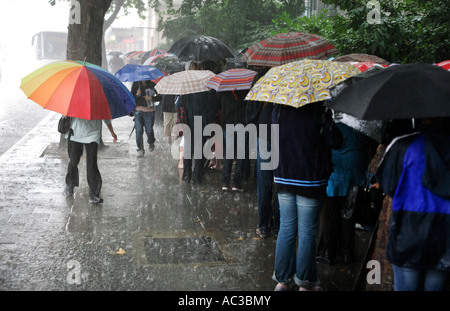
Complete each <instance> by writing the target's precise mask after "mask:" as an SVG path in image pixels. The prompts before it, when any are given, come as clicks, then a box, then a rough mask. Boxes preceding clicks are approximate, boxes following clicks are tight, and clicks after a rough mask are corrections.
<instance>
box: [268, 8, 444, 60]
mask: <svg viewBox="0 0 450 311" xmlns="http://www.w3.org/2000/svg"><path fill="white" fill-rule="evenodd" d="M323 2H324V3H326V4H333V5H335V6H336V7H337V8H339V9H340V10H341V11H342V14H338V15H337V16H333V17H329V16H327V14H325V13H326V12H322V13H321V14H320V15H318V16H313V17H311V18H307V17H296V18H291V17H289V16H287V15H285V14H281V15H279V16H278V17H277V18H276V19H275V24H276V27H277V31H280V32H287V31H307V32H313V33H316V34H319V35H321V36H323V37H325V38H327V39H328V40H330V41H331V42H332V43H333V44H334V45H335V46H336V47H337V48H338V49H339V51H340V52H341V54H350V53H367V54H374V55H377V56H380V57H382V58H385V59H387V60H389V61H391V62H397V63H406V62H408V63H413V62H428V63H433V62H439V61H442V60H446V59H448V58H449V55H450V20H449V19H448V14H447V12H449V10H450V2H449V1H448V0H430V1H420V0H403V1H379V2H378V3H379V4H380V15H379V17H380V19H379V23H373V21H372V20H371V19H370V18H368V16H369V17H371V14H372V13H373V12H374V11H373V10H374V8H375V7H374V6H372V5H370V4H369V5H368V3H369V1H366V0H323Z"/></svg>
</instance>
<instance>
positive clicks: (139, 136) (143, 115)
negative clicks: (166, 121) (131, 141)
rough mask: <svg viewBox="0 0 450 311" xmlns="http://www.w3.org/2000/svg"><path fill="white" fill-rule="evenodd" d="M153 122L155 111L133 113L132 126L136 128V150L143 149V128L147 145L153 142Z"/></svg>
mask: <svg viewBox="0 0 450 311" xmlns="http://www.w3.org/2000/svg"><path fill="white" fill-rule="evenodd" d="M154 123H155V112H154V111H153V112H142V111H136V113H135V115H134V128H135V130H136V145H137V150H138V151H140V150H144V129H145V133H146V134H147V142H148V144H149V145H153V144H154V143H155V140H156V139H155V132H154V131H153V124H154Z"/></svg>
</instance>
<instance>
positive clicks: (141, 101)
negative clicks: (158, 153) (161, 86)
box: [131, 80, 156, 158]
mask: <svg viewBox="0 0 450 311" xmlns="http://www.w3.org/2000/svg"><path fill="white" fill-rule="evenodd" d="M155 85H156V84H155V83H154V82H153V81H151V80H148V81H137V82H134V83H133V85H132V87H131V94H133V96H134V98H135V100H136V111H135V114H134V128H135V130H136V145H137V154H138V157H140V158H141V157H143V156H144V154H145V148H144V130H145V133H146V134H147V142H148V145H149V150H150V152H151V151H153V150H154V149H155V141H156V138H155V132H154V130H153V125H154V123H155V107H154V104H153V98H152V96H151V95H152V94H150V93H149V92H154V87H155Z"/></svg>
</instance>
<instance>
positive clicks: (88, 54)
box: [67, 0, 112, 66]
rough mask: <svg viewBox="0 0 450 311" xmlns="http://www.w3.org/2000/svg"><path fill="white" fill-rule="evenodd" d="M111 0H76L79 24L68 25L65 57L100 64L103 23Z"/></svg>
mask: <svg viewBox="0 0 450 311" xmlns="http://www.w3.org/2000/svg"><path fill="white" fill-rule="evenodd" d="M111 1H112V0H96V1H92V0H78V2H79V3H80V15H81V16H80V17H81V23H80V24H71V25H69V34H68V39H67V59H70V60H81V61H83V60H86V61H87V62H90V63H92V64H95V65H98V66H101V65H102V42H103V23H104V20H105V14H106V11H107V10H108V8H109V6H110V5H111Z"/></svg>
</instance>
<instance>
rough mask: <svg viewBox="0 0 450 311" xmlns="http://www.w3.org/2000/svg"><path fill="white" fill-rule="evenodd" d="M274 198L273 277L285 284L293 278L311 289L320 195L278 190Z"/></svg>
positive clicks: (315, 276)
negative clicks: (276, 224) (276, 208)
mask: <svg viewBox="0 0 450 311" xmlns="http://www.w3.org/2000/svg"><path fill="white" fill-rule="evenodd" d="M278 200H279V203H280V231H279V233H278V239H277V245H276V250H275V271H274V274H273V279H274V280H275V281H277V282H278V283H281V284H288V283H289V282H290V281H291V280H292V278H293V279H294V282H295V283H296V284H297V285H298V286H300V287H304V288H306V289H311V288H313V287H314V286H316V285H317V284H318V283H319V279H318V277H317V267H316V259H315V257H316V232H317V227H318V224H319V217H320V211H321V208H322V199H316V198H307V197H302V196H299V195H295V194H293V193H290V192H281V193H278ZM297 236H298V247H297Z"/></svg>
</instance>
